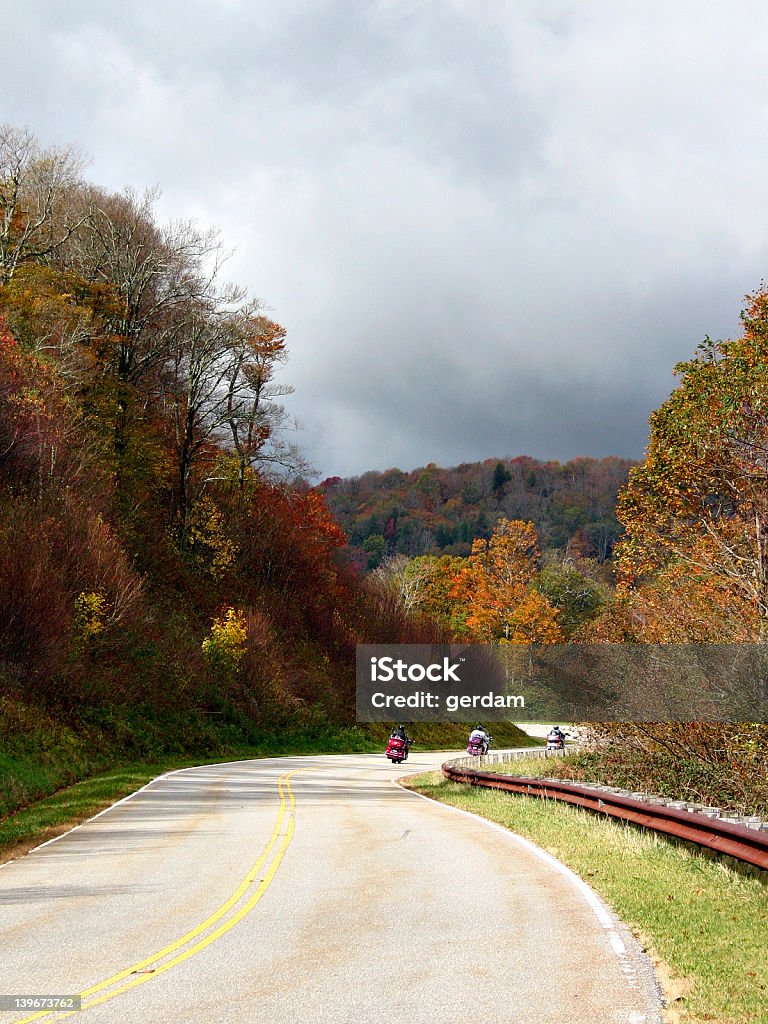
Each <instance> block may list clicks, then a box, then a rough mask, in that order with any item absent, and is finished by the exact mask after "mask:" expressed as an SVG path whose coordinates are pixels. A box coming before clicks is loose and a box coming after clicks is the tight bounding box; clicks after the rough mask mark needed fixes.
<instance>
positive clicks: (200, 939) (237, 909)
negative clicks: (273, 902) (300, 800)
mask: <svg viewBox="0 0 768 1024" xmlns="http://www.w3.org/2000/svg"><path fill="white" fill-rule="evenodd" d="M298 771H302V769H301V768H297V769H295V770H294V771H290V772H285V773H284V774H283V775H281V776H280V778H279V779H278V780H277V791H278V795H279V797H280V808H279V810H278V813H277V819H276V820H275V826H274V828H273V829H272V835H271V836H270V837H269V840H268V842H267V845H266V846H265V847H264V850H263V851H262V853H261V856H260V857H259V859H258V860H257V861H256V863H255V864H254V865H253V867H252V868H251V870H250V871H249V872H248V874H247V875H246V876H245V878H244V879H243V880H242V882H241V883H240V885H239V886H238V887H237V889H236V890H235V891H234V892H233V893H232V895H231V896H230V897H229V899H228V900H227V901H226V902H225V903H223V904H222V905H221V906H220V907H219V909H218V910H216V911H214V913H213V914H211V915H210V917H207V918H206V919H205V921H203V922H202V923H201V924H199V925H197V926H196V927H195V928H192V929H191V930H190V931H188V932H186V933H185V934H184V935H182V936H181V937H180V938H178V939H176V940H175V941H174V942H171V943H170V944H169V945H167V946H164V947H163V948H162V949H160V950H158V951H157V952H156V953H153V954H152V955H151V956H148V957H147V958H146V959H145V960H140V961H139V962H138V963H135V964H132V965H131V966H130V967H126V968H125V970H123V971H119V972H118V973H117V974H113V975H112V977H110V978H106V979H105V980H104V981H100V982H99V983H98V984H96V985H92V986H91V987H90V988H87V989H84V990H83V991H82V992H81V993H80V998H81V1000H82V1004H81V1010H80V1011H78V1010H70V1011H68V1012H66V1013H60V1012H57V1011H56V1010H42V1011H40V1012H39V1013H35V1014H33V1015H32V1016H31V1017H25V1018H24V1019H23V1020H21V1021H18V1022H17V1024H30V1022H31V1021H34V1020H40V1018H41V1017H47V1016H49V1015H51V1014H55V1015H56V1020H63V1019H64V1017H71V1016H72V1015H73V1014H76V1013H79V1012H82V1010H88V1009H90V1007H92V1006H98V1005H99V1004H100V1003H105V1002H107V1001H108V1000H109V999H114V998H115V996H119V995H122V993H123V992H128V991H129V990H130V989H132V988H136V986H137V985H143V984H145V983H146V982H147V981H152V980H153V979H154V978H156V977H158V975H160V974H164V973H165V971H170V970H171V968H172V967H176V966H177V965H178V964H180V963H183V962H184V961H185V960H189V958H190V957H192V956H194V955H195V954H196V953H199V952H200V951H201V950H203V949H205V947H206V946H210V944H211V943H212V942H215V941H216V940H217V939H219V938H221V936H222V935H225V934H226V933H227V932H228V931H229V930H230V928H234V926H235V925H236V924H237V923H238V921H242V919H243V918H244V917H245V916H246V914H248V913H250V911H251V910H253V908H254V907H255V906H256V904H257V903H258V902H259V900H260V899H261V897H262V896H263V895H264V893H265V892H266V891H267V889H268V888H269V885H270V883H271V882H272V879H273V878H274V877H275V874H276V873H277V869H278V868H279V867H280V862H281V861H282V859H283V857H284V855H285V851H286V850H287V849H288V846H289V844H290V842H291V839H292V838H293V831H294V818H295V808H296V799H295V797H294V795H293V790H292V789H291V784H290V781H289V780H290V779H291V776H293V775H295V774H296V772H298ZM265 865H268V866H267V868H266V870H265V871H263V869H264V867H265ZM262 872H263V873H262ZM257 883H258V884H257ZM219 922H220V923H219ZM214 926H216V927H214ZM139 972H141V973H139ZM126 979H129V980H126ZM94 997H95V998H94Z"/></svg>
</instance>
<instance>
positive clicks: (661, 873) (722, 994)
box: [407, 760, 768, 1024]
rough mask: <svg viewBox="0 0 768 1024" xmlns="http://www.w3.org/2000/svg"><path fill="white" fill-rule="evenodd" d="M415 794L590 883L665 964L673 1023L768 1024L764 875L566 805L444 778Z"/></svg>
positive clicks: (427, 779) (523, 770)
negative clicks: (517, 841)
mask: <svg viewBox="0 0 768 1024" xmlns="http://www.w3.org/2000/svg"><path fill="white" fill-rule="evenodd" d="M546 764H547V762H546V761H541V760H539V761H536V762H534V761H531V762H528V761H519V762H517V763H516V764H515V765H514V769H515V771H516V772H518V773H520V774H534V772H535V773H536V774H548V772H546V771H545V770H544V768H543V767H542V766H545V765H546ZM533 765H536V768H533ZM407 784H408V786H409V788H411V789H414V790H416V791H417V792H419V793H423V794H425V795H426V796H429V797H432V798H434V799H436V800H440V801H442V802H444V803H447V804H451V805H452V806H454V807H461V808H463V809H464V810H467V811H472V812H474V813H475V814H480V815H482V816H483V817H485V818H488V819H489V820H491V821H495V822H497V823H498V824H500V825H503V826H505V827H506V828H509V829H512V830H513V831H514V832H517V833H518V834H520V835H522V836H525V837H527V838H528V839H531V840H533V842H535V843H537V844H538V845H539V846H541V847H542V848H543V849H545V850H547V851H548V852H549V853H551V854H553V856H555V857H557V859H558V860H560V861H562V862H563V863H564V864H567V865H568V867H570V868H571V869H572V870H573V871H575V872H576V873H577V874H578V875H580V876H581V877H582V878H584V879H585V880H586V881H587V882H588V883H589V884H590V885H591V886H592V887H593V889H595V891H596V892H598V893H599V894H600V895H601V896H602V897H603V899H604V900H605V901H606V902H607V903H608V904H610V905H611V906H612V907H613V908H614V910H615V911H616V913H617V914H618V915H619V917H620V918H621V919H622V920H623V921H625V922H626V923H627V924H628V925H629V926H630V927H631V928H632V929H633V930H634V931H635V933H636V934H637V935H638V937H639V938H640V940H641V942H642V943H643V944H644V945H645V946H646V947H647V948H648V949H649V951H650V953H651V955H652V956H654V959H656V960H657V963H658V969H659V975H660V979H661V980H662V983H663V984H664V987H665V990H666V993H667V998H668V1001H669V1009H668V1011H667V1012H668V1019H669V1020H670V1021H681V1022H685V1024H705V1022H706V1024H711V1022H712V1021H717V1022H719V1024H765V1022H767V1021H768V958H766V955H765V921H766V919H768V884H766V874H765V872H759V871H758V870H757V869H755V870H752V869H750V868H743V869H742V868H738V867H736V866H734V865H733V862H731V863H727V862H725V861H723V860H716V859H714V858H712V857H711V856H708V855H706V854H704V853H700V852H698V851H697V850H695V849H694V848H690V847H688V846H685V845H684V844H681V843H677V842H674V841H670V840H668V839H666V838H664V837H662V836H659V835H657V834H656V833H653V832H648V831H646V830H643V829H638V828H636V827H634V826H632V825H629V824H625V823H621V822H614V821H611V820H609V819H605V818H599V817H597V816H595V815H592V814H590V813H589V812H588V811H584V810H581V809H579V808H575V807H572V806H570V805H567V804H561V803H558V802H556V801H552V800H542V799H532V798H529V797H524V796H519V797H518V796H513V795H511V794H506V793H496V792H493V791H492V790H485V789H479V788H474V787H469V786H465V785H462V784H460V783H453V782H448V781H447V780H446V779H444V778H443V776H442V774H441V773H440V772H430V773H427V774H425V775H419V776H413V777H411V778H410V780H409V781H408V783H407ZM665 965H668V972H667V970H666V968H665Z"/></svg>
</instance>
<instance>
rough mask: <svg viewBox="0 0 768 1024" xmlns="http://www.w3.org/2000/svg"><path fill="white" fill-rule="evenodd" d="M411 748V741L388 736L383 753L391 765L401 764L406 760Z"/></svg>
mask: <svg viewBox="0 0 768 1024" xmlns="http://www.w3.org/2000/svg"><path fill="white" fill-rule="evenodd" d="M412 746H413V740H404V739H401V737H400V736H390V737H389V743H387V749H386V750H385V751H384V753H385V754H386V756H387V757H388V758H389V760H390V761H391V762H392V764H401V763H402V762H403V761H407V760H408V751H409V750H410V749H411V747H412Z"/></svg>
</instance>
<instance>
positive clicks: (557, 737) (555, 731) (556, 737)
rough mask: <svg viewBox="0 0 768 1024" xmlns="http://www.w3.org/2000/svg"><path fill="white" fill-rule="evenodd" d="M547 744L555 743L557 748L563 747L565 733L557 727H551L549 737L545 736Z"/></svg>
mask: <svg viewBox="0 0 768 1024" xmlns="http://www.w3.org/2000/svg"><path fill="white" fill-rule="evenodd" d="M547 742H548V743H555V744H557V746H558V747H564V746H565V733H564V732H563V730H562V729H561V728H560V726H559V725H553V726H552V729H551V730H550V733H549V736H547Z"/></svg>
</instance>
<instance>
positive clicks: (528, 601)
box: [452, 519, 561, 643]
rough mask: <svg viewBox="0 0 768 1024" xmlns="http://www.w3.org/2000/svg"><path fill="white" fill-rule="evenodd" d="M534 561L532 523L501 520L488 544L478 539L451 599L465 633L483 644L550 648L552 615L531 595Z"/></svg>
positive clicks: (556, 635)
mask: <svg viewBox="0 0 768 1024" xmlns="http://www.w3.org/2000/svg"><path fill="white" fill-rule="evenodd" d="M538 559H539V549H538V538H537V536H536V531H535V529H534V527H533V524H532V523H524V522H522V521H520V520H513V521H510V520H508V519H501V520H499V522H498V523H497V524H496V527H495V529H494V531H493V534H492V536H491V537H490V539H489V540H484V539H479V540H476V541H475V542H474V543H473V545H472V553H471V555H470V556H469V558H468V559H467V560H466V563H465V565H464V566H463V567H462V569H461V570H460V571H459V573H458V574H457V576H456V581H455V584H454V587H453V590H452V596H453V598H454V599H455V600H457V601H459V602H460V603H461V604H463V605H464V606H465V607H466V609H467V618H466V625H467V628H468V630H469V631H470V633H471V634H472V635H473V636H474V637H475V638H477V639H478V640H483V641H485V642H486V643H490V642H493V641H507V642H512V643H526V642H533V641H541V642H544V643H556V642H557V641H558V640H560V639H561V634H560V630H559V628H558V627H557V624H556V618H557V610H556V609H555V608H553V606H552V605H551V604H550V602H549V601H548V600H547V598H546V597H544V596H543V595H542V594H539V593H535V592H534V590H533V583H534V580H535V576H536V572H537V568H538Z"/></svg>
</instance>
